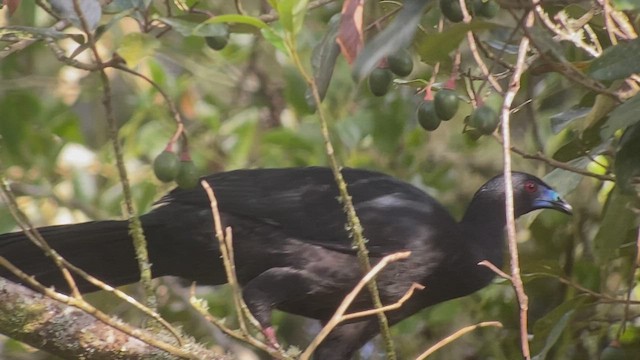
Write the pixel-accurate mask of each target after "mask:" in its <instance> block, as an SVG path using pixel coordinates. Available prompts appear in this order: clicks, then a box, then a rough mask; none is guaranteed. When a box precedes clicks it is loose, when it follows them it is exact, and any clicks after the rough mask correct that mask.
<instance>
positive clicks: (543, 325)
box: [533, 296, 586, 360]
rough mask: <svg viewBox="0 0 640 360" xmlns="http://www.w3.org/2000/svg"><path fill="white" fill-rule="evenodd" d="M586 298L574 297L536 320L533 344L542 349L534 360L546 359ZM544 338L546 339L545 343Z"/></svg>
mask: <svg viewBox="0 0 640 360" xmlns="http://www.w3.org/2000/svg"><path fill="white" fill-rule="evenodd" d="M585 300H586V297H584V296H578V297H574V298H572V299H570V300H568V301H566V302H564V303H563V304H561V305H559V306H558V307H556V308H555V309H553V310H552V311H550V312H549V313H548V314H547V315H545V316H544V317H543V318H541V319H540V320H538V321H536V323H535V325H534V326H533V333H534V338H533V339H534V340H533V346H534V348H535V347H539V346H542V349H541V350H540V352H539V353H538V355H536V356H534V357H533V359H534V360H544V359H546V357H547V353H548V352H549V350H551V348H552V347H553V345H555V344H556V343H557V342H558V339H560V336H561V335H562V332H563V331H564V330H565V329H566V328H567V325H568V324H569V321H570V320H571V317H572V316H573V314H574V312H575V310H576V308H578V307H580V306H581V305H582V304H583V303H584V302H585ZM542 339H544V345H543V344H542Z"/></svg>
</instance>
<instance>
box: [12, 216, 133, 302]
mask: <svg viewBox="0 0 640 360" xmlns="http://www.w3.org/2000/svg"><path fill="white" fill-rule="evenodd" d="M38 231H39V232H40V234H41V235H42V237H43V238H44V239H45V240H46V241H47V243H48V244H49V246H51V247H52V248H53V249H54V250H55V251H57V252H58V253H59V254H60V255H62V256H63V257H64V258H65V259H66V260H68V261H69V262H70V263H72V264H73V265H75V266H77V267H79V268H81V269H83V270H84V271H86V272H87V273H89V274H91V275H93V276H94V277H96V278H98V279H100V280H102V281H104V282H106V283H107V284H109V285H112V286H119V285H124V284H129V283H133V282H136V281H138V279H139V274H140V272H139V270H138V264H137V262H136V260H135V254H134V250H133V245H132V242H131V238H130V236H129V229H128V221H126V220H125V221H93V222H87V223H82V224H74V225H59V226H47V227H42V228H39V229H38ZM0 256H2V257H4V258H5V259H7V260H8V261H9V262H11V263H12V264H13V265H15V266H16V267H18V268H19V269H20V270H22V271H23V272H25V273H27V274H28V275H32V276H35V279H36V280H38V281H39V282H41V283H42V284H44V285H46V286H53V287H55V289H56V290H58V291H62V292H68V290H69V286H68V284H67V282H66V281H65V279H64V277H63V276H62V272H61V271H60V269H59V268H58V267H57V266H56V265H55V263H54V262H53V260H52V259H51V258H49V257H48V256H46V255H45V253H44V251H43V250H41V249H40V248H38V247H37V246H36V245H34V244H33V242H32V241H31V240H30V239H29V238H27V236H26V235H25V234H24V233H22V232H16V233H9V234H3V235H0ZM0 276H1V277H4V278H7V279H9V280H12V281H15V282H22V281H20V279H19V278H18V277H16V276H15V275H14V274H13V273H11V272H10V271H9V270H8V269H6V268H4V267H2V266H1V265H0ZM74 279H75V280H76V282H77V286H78V289H79V290H80V291H81V292H90V291H94V290H97V288H96V287H94V286H93V285H91V284H90V283H88V282H87V281H85V280H83V279H82V278H81V277H80V276H77V275H75V274H74Z"/></svg>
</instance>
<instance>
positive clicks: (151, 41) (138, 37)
mask: <svg viewBox="0 0 640 360" xmlns="http://www.w3.org/2000/svg"><path fill="white" fill-rule="evenodd" d="M158 47H160V42H159V41H158V39H156V38H155V37H153V36H151V35H149V34H143V33H129V34H127V35H126V36H125V37H124V38H123V39H122V42H121V43H120V46H119V47H118V50H117V51H118V54H120V56H121V57H122V58H123V59H124V60H125V61H126V62H127V65H129V66H135V65H137V64H138V63H139V62H140V61H142V60H143V59H144V58H146V57H147V56H151V55H153V54H154V53H155V51H156V49H157V48H158Z"/></svg>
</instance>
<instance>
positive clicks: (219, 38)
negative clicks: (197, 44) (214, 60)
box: [204, 24, 229, 50]
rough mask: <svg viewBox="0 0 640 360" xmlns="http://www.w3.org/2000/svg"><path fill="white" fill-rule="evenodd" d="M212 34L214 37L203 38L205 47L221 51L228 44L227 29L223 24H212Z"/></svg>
mask: <svg viewBox="0 0 640 360" xmlns="http://www.w3.org/2000/svg"><path fill="white" fill-rule="evenodd" d="M212 26H215V27H213V28H212V31H211V32H212V33H213V34H214V35H211V36H205V38H204V40H205V42H206V43H207V46H209V47H210V48H212V49H213V50H222V49H224V47H225V46H227V43H228V42H229V28H228V27H227V25H225V24H213V25H212Z"/></svg>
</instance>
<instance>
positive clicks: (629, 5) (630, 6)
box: [611, 0, 640, 11]
mask: <svg viewBox="0 0 640 360" xmlns="http://www.w3.org/2000/svg"><path fill="white" fill-rule="evenodd" d="M611 3H612V4H613V7H614V9H616V10H618V11H634V10H635V11H638V10H640V1H638V0H612V1H611Z"/></svg>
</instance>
